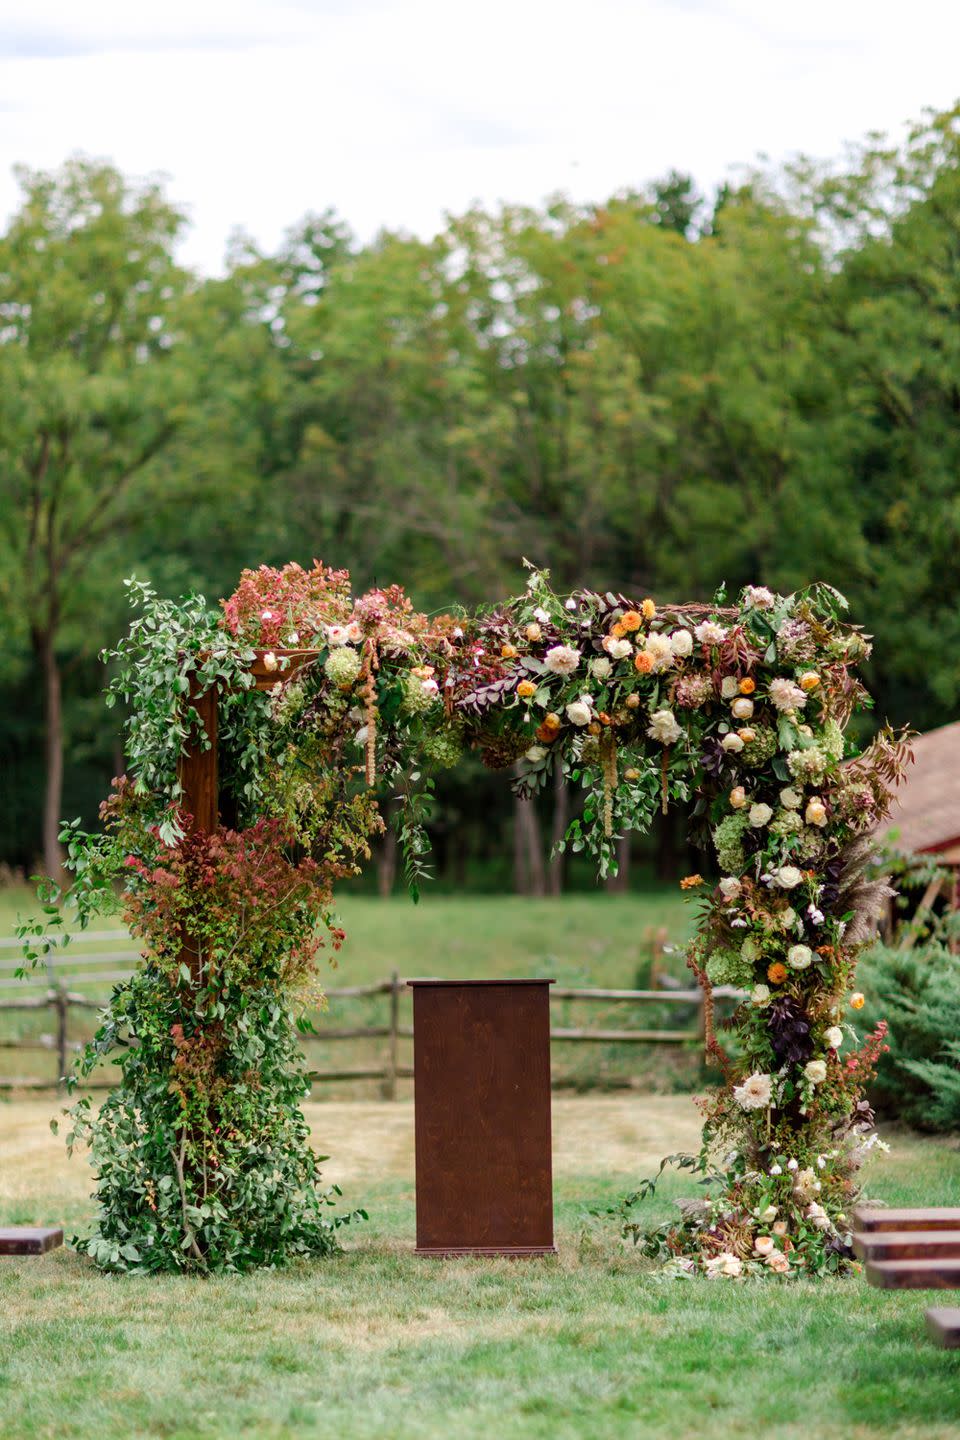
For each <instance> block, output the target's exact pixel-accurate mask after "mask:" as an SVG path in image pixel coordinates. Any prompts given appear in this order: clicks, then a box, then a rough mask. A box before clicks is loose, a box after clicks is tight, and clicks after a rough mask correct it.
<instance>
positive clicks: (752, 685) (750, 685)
mask: <svg viewBox="0 0 960 1440" xmlns="http://www.w3.org/2000/svg"><path fill="white" fill-rule="evenodd" d="M756 688H757V682H756V680H751V679H750V676H749V675H746V676H744V678H743V679H742V680H741V681H740V694H741V695H752V694H753V692H754V690H756Z"/></svg>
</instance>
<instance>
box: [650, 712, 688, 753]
mask: <svg viewBox="0 0 960 1440" xmlns="http://www.w3.org/2000/svg"><path fill="white" fill-rule="evenodd" d="M647 734H648V735H649V737H650V739H651V740H659V742H660V744H661V745H675V744H676V743H677V741H678V740H679V739H680V737H681V735H682V734H683V731H682V730H681V728H680V726H679V725H678V724H677V721H676V718H675V716H674V714H673V711H672V710H655V711H654V712H653V714H652V715H651V716H650V724H649V725H648V726H647Z"/></svg>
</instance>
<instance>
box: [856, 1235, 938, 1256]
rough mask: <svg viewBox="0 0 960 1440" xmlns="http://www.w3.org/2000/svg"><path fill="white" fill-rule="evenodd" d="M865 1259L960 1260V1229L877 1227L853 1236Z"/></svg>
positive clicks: (857, 1251) (859, 1252) (857, 1252)
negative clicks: (893, 1228) (892, 1228)
mask: <svg viewBox="0 0 960 1440" xmlns="http://www.w3.org/2000/svg"><path fill="white" fill-rule="evenodd" d="M853 1253H854V1254H855V1255H856V1256H857V1257H858V1258H859V1259H861V1260H960V1230H873V1231H867V1232H866V1233H865V1234H862V1235H854V1237H853Z"/></svg>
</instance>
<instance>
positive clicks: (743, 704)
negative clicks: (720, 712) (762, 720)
mask: <svg viewBox="0 0 960 1440" xmlns="http://www.w3.org/2000/svg"><path fill="white" fill-rule="evenodd" d="M730 711H731V713H732V715H733V717H734V719H735V720H749V719H750V716H751V715H752V714H753V701H752V700H751V699H750V698H749V696H747V695H741V696H739V697H738V699H736V700H734V702H733V704H732V705H731V706H730Z"/></svg>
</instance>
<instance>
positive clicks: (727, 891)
mask: <svg viewBox="0 0 960 1440" xmlns="http://www.w3.org/2000/svg"><path fill="white" fill-rule="evenodd" d="M742 890H743V886H742V884H741V883H740V881H739V880H738V879H737V878H736V876H735V875H724V877H723V879H722V880H721V881H720V894H721V895H722V896H723V898H724V900H727V901H730V900H736V899H737V898H738V896H739V895H740V892H741V891H742Z"/></svg>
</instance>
